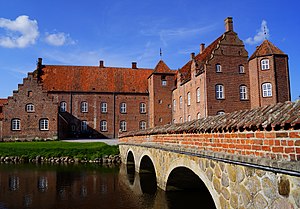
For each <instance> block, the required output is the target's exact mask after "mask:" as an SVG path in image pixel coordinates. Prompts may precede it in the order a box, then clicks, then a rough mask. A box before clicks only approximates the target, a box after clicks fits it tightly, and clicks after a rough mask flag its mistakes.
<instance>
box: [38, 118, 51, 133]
mask: <svg viewBox="0 0 300 209" xmlns="http://www.w3.org/2000/svg"><path fill="white" fill-rule="evenodd" d="M39 127H40V131H48V130H49V120H48V119H47V118H42V119H40V122H39Z"/></svg>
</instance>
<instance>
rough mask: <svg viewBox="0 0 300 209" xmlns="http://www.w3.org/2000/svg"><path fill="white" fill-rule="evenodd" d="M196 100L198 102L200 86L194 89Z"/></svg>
mask: <svg viewBox="0 0 300 209" xmlns="http://www.w3.org/2000/svg"><path fill="white" fill-rule="evenodd" d="M196 102H198V103H199V102H200V87H198V88H197V90H196Z"/></svg>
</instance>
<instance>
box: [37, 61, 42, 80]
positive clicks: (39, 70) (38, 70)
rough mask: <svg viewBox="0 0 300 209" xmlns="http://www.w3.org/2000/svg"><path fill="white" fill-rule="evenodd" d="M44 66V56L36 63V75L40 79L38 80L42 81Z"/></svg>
mask: <svg viewBox="0 0 300 209" xmlns="http://www.w3.org/2000/svg"><path fill="white" fill-rule="evenodd" d="M42 68H43V59H42V58H38V61H37V64H36V72H37V74H36V76H37V79H38V82H40V81H41V76H42Z"/></svg>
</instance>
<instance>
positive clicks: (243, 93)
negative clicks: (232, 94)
mask: <svg viewBox="0 0 300 209" xmlns="http://www.w3.org/2000/svg"><path fill="white" fill-rule="evenodd" d="M247 99H248V89H247V86H246V85H241V86H240V100H247Z"/></svg>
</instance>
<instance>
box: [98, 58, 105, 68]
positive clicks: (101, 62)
mask: <svg viewBox="0 0 300 209" xmlns="http://www.w3.org/2000/svg"><path fill="white" fill-rule="evenodd" d="M99 67H100V68H104V61H103V60H100V62H99Z"/></svg>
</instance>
